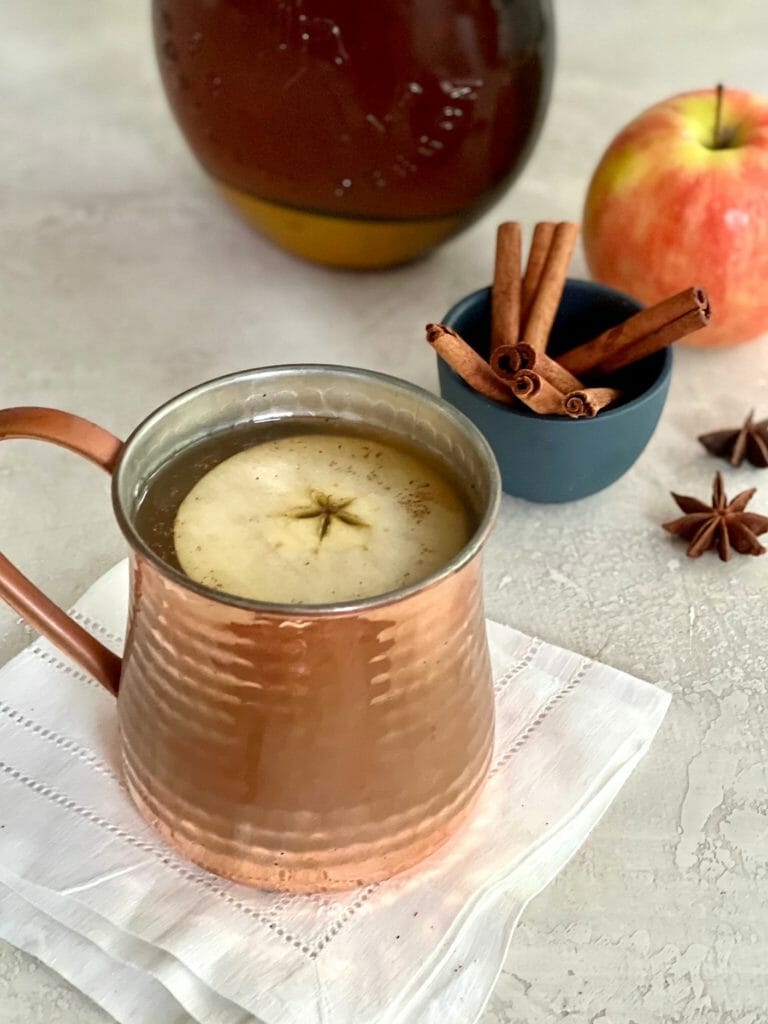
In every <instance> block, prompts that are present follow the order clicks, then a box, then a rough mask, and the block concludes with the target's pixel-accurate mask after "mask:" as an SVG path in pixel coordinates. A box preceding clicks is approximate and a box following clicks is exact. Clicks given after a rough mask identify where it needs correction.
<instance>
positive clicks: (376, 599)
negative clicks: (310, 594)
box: [112, 363, 501, 616]
mask: <svg viewBox="0 0 768 1024" xmlns="http://www.w3.org/2000/svg"><path fill="white" fill-rule="evenodd" d="M317 373H324V374H328V375H331V376H334V377H336V378H341V379H347V380H350V381H355V380H360V379H363V380H375V381H380V382H382V383H384V384H387V385H390V386H392V385H394V386H395V387H396V388H397V389H399V390H401V391H406V392H410V393H411V394H412V395H414V396H416V397H418V398H420V399H422V400H423V401H426V402H427V403H428V404H430V405H432V406H433V407H434V408H436V409H438V410H439V411H440V412H441V413H442V414H443V415H444V416H446V417H447V418H448V420H450V421H453V423H454V424H455V426H456V427H458V428H459V429H460V430H461V431H462V432H463V433H464V434H465V436H466V437H467V438H468V439H469V441H470V442H471V443H472V445H473V447H474V449H475V451H476V453H477V455H478V457H479V459H480V463H481V465H482V467H483V469H484V470H485V472H486V475H487V480H488V490H489V494H488V500H487V502H486V507H485V509H484V511H483V514H482V516H481V517H480V520H479V522H478V524H477V526H476V527H475V530H474V531H473V533H472V536H471V537H470V539H469V540H468V541H467V543H466V544H465V545H464V546H463V547H462V548H461V549H460V550H459V551H458V552H457V554H456V555H454V557H453V558H452V559H450V561H448V562H446V564H445V565H443V566H441V567H440V568H439V569H437V570H436V571H435V572H433V573H431V574H430V575H429V576H425V577H424V579H422V580H419V581H418V582H417V583H412V584H410V585H409V586H407V587H400V588H397V589H395V590H388V591H385V592H384V593H382V594H374V595H372V596H370V597H365V598H358V599H357V600H354V601H334V602H324V603H322V604H305V603H297V604H285V603H280V602H271V601H259V600H256V599H254V598H247V597H238V596H237V595H235V594H228V593H226V592H224V591H221V590H215V589H214V588H212V587H207V586H205V584H202V583H198V582H196V581H195V580H193V579H191V578H190V577H189V576H187V575H186V574H185V573H184V572H182V571H181V570H179V569H176V568H174V566H172V565H169V564H168V563H167V562H165V561H164V560H163V559H162V558H160V556H159V555H157V554H156V553H155V552H154V551H153V550H152V548H151V547H150V546H149V545H148V544H147V543H146V541H145V540H144V539H143V538H142V537H141V535H140V534H139V532H138V531H137V530H136V527H135V525H134V522H133V519H132V517H131V516H130V515H129V514H128V513H127V511H126V510H125V509H124V507H123V503H122V501H121V500H120V484H121V480H122V476H123V474H124V472H125V467H126V466H127V465H128V464H129V463H130V459H131V454H132V451H133V449H134V448H135V446H136V445H137V444H138V443H139V441H140V440H141V439H142V438H143V437H144V435H145V434H146V433H148V432H149V431H151V430H152V428H153V427H154V426H155V425H156V424H158V423H159V422H160V421H161V420H162V419H163V418H164V417H165V416H166V415H167V414H168V413H170V412H172V411H173V410H174V409H176V408H178V407H179V406H180V405H183V404H184V403H186V402H188V401H191V400H194V399H195V398H196V397H197V396H198V395H202V394H205V393H206V392H208V391H209V390H211V389H215V388H218V387H222V386H226V385H227V384H228V383H229V382H231V381H242V380H251V381H257V380H259V379H262V378H264V377H267V376H268V377H269V378H270V379H274V378H275V377H277V378H289V379H290V378H295V377H301V376H304V375H309V374H317ZM500 503H501V474H500V471H499V467H498V463H497V462H496V456H495V455H494V454H493V450H492V448H491V446H490V444H489V443H488V441H487V440H486V438H485V437H484V435H483V433H482V431H480V429H479V428H478V427H477V426H475V424H474V423H473V422H472V420H471V419H470V418H469V417H468V416H467V415H465V414H464V413H463V412H462V411H461V410H460V409H457V408H456V407H455V406H453V405H452V404H451V403H450V402H448V401H446V400H445V399H444V398H442V397H441V396H440V395H436V394H434V393H433V392H431V391H427V390H426V388H422V387H420V386H419V385H418V384H413V383H411V381H407V380H404V379H403V378H401V377H395V376H393V375H392V374H387V373H380V372H378V371H377V370H366V369H364V368H362V367H355V366H342V365H339V364H334V363H284V364H274V365H271V366H261V367H255V368H253V369H249V370H237V371H234V372H232V373H227V374H223V375H222V376H219V377H213V378H211V379H210V380H206V381H203V382H202V383H200V384H196V385H194V386H193V387H191V388H187V389H186V390H185V391H182V392H180V393H179V394H177V395H174V396H172V397H171V398H169V399H168V400H167V401H166V402H163V403H162V405H159V406H157V408H156V409H154V410H153V411H152V412H150V413H149V414H148V415H147V416H145V417H144V419H143V420H141V422H140V423H139V424H138V425H137V426H136V427H134V429H133V430H132V431H131V433H130V434H129V435H128V437H127V439H126V441H125V443H124V444H123V447H122V449H121V451H120V456H119V458H118V461H117V464H116V466H115V469H114V472H113V474H112V509H113V511H114V514H115V518H116V519H117V524H118V526H119V527H120V530H121V532H122V534H123V536H124V537H125V539H126V540H127V542H128V544H129V546H130V547H131V550H132V551H134V552H136V553H137V554H140V555H141V556H142V557H143V558H145V559H146V560H147V561H149V562H150V563H151V564H152V565H153V566H154V567H155V568H156V569H157V570H159V572H160V573H162V575H163V576H165V577H166V578H167V579H169V580H171V581H172V582H173V583H176V584H178V585H179V586H181V587H183V588H184V589H185V590H190V591H192V592H193V593H195V594H198V595H199V596H200V597H204V598H208V599H209V600H212V601H217V602H219V603H220V604H224V605H228V606H230V607H237V608H242V609H244V610H246V611H254V612H259V613H261V614H277V615H297V614H299V615H304V616H317V615H320V616H331V615H340V614H355V613H359V612H364V611H368V610H372V609H375V608H379V607H384V606H386V605H389V604H392V603H394V602H395V601H398V602H399V601H402V600H405V599H407V598H409V597H412V596H414V595H416V594H419V593H421V592H422V591H424V590H427V589H428V588H431V587H433V586H435V585H436V584H438V583H440V582H441V581H442V580H444V579H446V578H448V577H449V576H453V575H455V574H456V573H457V572H459V571H460V570H461V569H463V568H464V567H465V566H466V565H467V564H468V563H469V562H471V561H472V560H473V559H474V558H475V557H476V555H477V554H479V552H480V551H481V550H482V548H483V547H484V545H485V542H486V541H487V539H488V536H489V535H490V532H491V530H492V529H493V525H494V523H495V521H496V517H497V515H498V511H499V506H500Z"/></svg>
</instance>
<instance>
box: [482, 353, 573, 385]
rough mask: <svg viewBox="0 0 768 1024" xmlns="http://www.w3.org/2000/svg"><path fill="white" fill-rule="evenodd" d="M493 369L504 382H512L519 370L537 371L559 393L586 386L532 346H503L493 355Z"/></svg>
mask: <svg viewBox="0 0 768 1024" xmlns="http://www.w3.org/2000/svg"><path fill="white" fill-rule="evenodd" d="M491 369H492V370H493V372H494V373H495V374H496V376H497V377H501V379H502V380H511V379H512V377H514V375H515V374H516V373H517V372H518V371H519V370H535V371H536V372H537V373H538V374H541V376H542V377H546V379H547V380H548V381H549V383H550V384H554V386H555V387H556V388H557V389H558V390H559V391H573V390H574V389H575V388H581V387H583V386H584V385H583V384H582V383H581V381H580V380H579V379H578V377H574V376H573V374H572V373H569V372H568V371H567V370H565V369H563V367H562V366H560V364H559V363H556V362H555V360H554V359H550V358H549V356H548V355H547V354H546V353H545V352H537V351H536V349H535V348H532V347H531V346H530V345H524V344H522V343H521V344H520V345H502V346H501V347H500V348H497V349H496V351H495V352H493V353H492V354H491Z"/></svg>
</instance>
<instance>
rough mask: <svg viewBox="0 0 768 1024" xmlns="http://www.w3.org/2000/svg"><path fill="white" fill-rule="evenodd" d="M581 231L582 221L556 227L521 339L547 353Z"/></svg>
mask: <svg viewBox="0 0 768 1024" xmlns="http://www.w3.org/2000/svg"><path fill="white" fill-rule="evenodd" d="M578 234H579V226H578V224H570V223H562V224H558V225H557V226H556V227H555V230H554V233H553V235H552V244H551V245H550V247H549V252H548V253H547V259H546V261H545V263H544V268H543V270H542V272H541V277H540V279H539V286H538V288H537V289H536V295H535V296H534V299H533V302H532V303H531V309H530V313H529V315H528V319H527V321H526V324H525V331H524V332H523V337H522V339H521V340H522V341H523V342H524V343H525V344H526V345H531V346H532V347H533V348H535V349H536V350H537V351H539V352H544V351H545V349H546V347H547V341H548V340H549V333H550V331H551V330H552V323H553V322H554V319H555V314H556V313H557V308H558V306H559V305H560V298H561V296H562V294H563V288H564V286H565V278H566V275H567V273H568V265H569V264H570V262H571V256H572V254H573V248H574V246H575V245H576V239H577V238H578Z"/></svg>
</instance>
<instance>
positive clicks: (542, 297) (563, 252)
mask: <svg viewBox="0 0 768 1024" xmlns="http://www.w3.org/2000/svg"><path fill="white" fill-rule="evenodd" d="M578 233H579V228H578V225H577V224H571V223H567V222H563V223H558V224H556V223H553V222H550V221H545V222H542V223H539V224H537V225H536V228H535V230H534V232H533V238H532V241H531V247H530V251H529V253H528V261H527V263H526V265H525V269H524V270H523V259H522V232H521V230H520V225H519V224H518V223H517V222H515V221H509V222H507V223H504V224H501V225H500V226H499V229H498V233H497V238H496V262H495V270H494V278H493V289H492V311H491V345H490V356H489V359H488V360H485V359H483V357H482V356H481V355H480V354H479V353H478V352H476V351H475V349H474V348H472V346H471V345H469V344H467V342H465V341H464V339H463V338H461V337H460V336H459V335H458V334H457V333H456V331H454V330H453V329H452V328H450V327H448V326H447V325H446V324H428V325H427V341H428V342H429V343H430V345H432V347H433V348H434V349H435V351H436V352H437V353H438V355H439V356H440V357H441V358H442V359H443V360H445V362H446V363H448V365H449V366H451V367H452V368H453V370H455V372H456V373H457V374H458V375H459V376H460V377H461V378H462V379H463V380H464V381H466V383H467V384H469V386H470V387H472V388H473V389H474V390H475V391H477V392H479V394H481V395H485V397H486V398H491V399H493V400H495V401H497V402H500V403H502V404H504V405H513V404H515V403H516V402H518V401H519V402H522V403H523V404H525V405H526V406H527V407H528V408H529V409H531V410H532V411H533V412H536V413H540V414H543V415H562V416H570V417H571V418H572V419H582V418H584V417H590V418H591V417H593V416H596V415H597V414H598V413H599V412H600V410H601V409H605V408H607V407H608V406H610V405H613V404H615V403H616V402H618V401H619V400H620V399H621V397H622V392H621V391H620V390H618V389H617V388H615V387H612V386H611V382H610V380H605V379H603V378H605V377H608V376H609V375H610V374H613V373H615V372H616V371H617V370H623V369H625V368H626V367H628V366H631V365H632V364H633V363H636V362H638V361H639V360H641V359H645V358H646V356H649V355H651V354H652V353H654V352H658V351H659V350H660V349H662V348H665V347H666V346H667V345H671V344H672V343H673V342H675V341H679V340H680V339H681V338H684V337H685V336H686V335H688V334H691V333H692V332H693V331H698V330H700V329H701V328H702V327H706V326H707V324H708V323H709V322H710V320H711V317H712V315H711V310H710V304H709V297H708V295H707V293H706V291H705V290H704V289H703V288H701V287H700V286H693V287H691V288H686V289H685V290H684V291H682V292H679V293H678V294H677V295H673V296H671V298H668V299H665V300H664V301H663V302H659V303H658V304H657V305H655V306H651V307H650V308H648V309H644V310H642V311H641V312H640V313H636V314H635V315H634V316H631V317H630V318H629V319H628V320H625V321H624V322H623V323H621V324H619V325H618V326H616V327H612V328H610V330H607V331H604V332H603V333H602V334H599V335H598V336H597V337H596V338H593V339H592V340H591V341H588V342H586V344H583V345H579V346H578V347H576V348H573V349H571V350H570V351H567V352H565V353H563V354H562V355H560V356H557V357H555V358H551V357H550V356H548V355H547V344H548V341H549V336H550V333H551V331H552V325H553V323H554V320H555V315H556V313H557V310H558V306H559V305H560V300H561V297H562V294H563V288H564V287H565V280H566V276H567V274H568V267H569V264H570V261H571V256H572V254H573V249H574V247H575V245H576V241H577V238H578ZM584 381H588V386H585V384H584Z"/></svg>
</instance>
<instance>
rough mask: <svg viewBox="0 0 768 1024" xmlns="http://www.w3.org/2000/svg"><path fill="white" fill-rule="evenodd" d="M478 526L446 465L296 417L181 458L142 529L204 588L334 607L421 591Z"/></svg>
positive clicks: (387, 437) (385, 437) (233, 433)
mask: <svg viewBox="0 0 768 1024" xmlns="http://www.w3.org/2000/svg"><path fill="white" fill-rule="evenodd" d="M476 519H477V517H476V515H475V514H474V512H473V511H472V507H471V504H470V502H469V501H468V500H467V496H466V493H465V490H464V489H463V488H462V486H461V484H460V483H459V481H458V479H457V478H456V476H455V474H454V473H453V472H452V470H451V469H450V468H449V467H448V466H447V465H446V464H444V463H443V462H442V461H440V460H439V459H438V458H437V457H436V456H435V457H433V456H431V455H430V454H426V453H425V452H424V451H423V450H422V449H421V448H418V447H417V446H415V445H412V444H410V443H408V442H407V441H405V440H404V439H403V438H400V437H395V436H393V435H392V434H390V433H388V432H385V431H381V430H377V429H372V428H370V427H368V426H361V425H358V424H353V423H351V422H349V421H340V420H335V419H321V418H317V417H312V418H304V417H296V418H291V419H289V420H280V421H275V422H272V423H267V424H264V423H262V424H255V425H252V424H249V425H246V426H242V427H238V428H235V429H233V430H230V431H227V432H224V433H221V434H219V435H217V436H214V437H212V438H208V439H206V440H204V441H202V442H199V443H197V444H194V445H192V446H191V447H189V448H188V449H186V450H184V451H182V452H181V453H179V454H178V455H176V456H175V457H174V458H172V459H171V460H170V461H169V462H168V463H166V465H165V466H163V467H162V469H161V470H160V471H159V472H158V473H157V474H156V475H155V476H154V478H153V479H152V480H151V481H150V483H149V485H148V487H147V490H146V493H145V495H144V497H143V500H142V501H141V503H140V505H139V508H138V511H137V514H136V526H137V530H138V532H139V534H140V535H141V537H142V538H143V539H144V541H145V542H146V543H147V544H148V545H149V547H150V548H151V549H152V550H153V551H154V552H155V553H156V554H157V555H158V556H159V557H160V558H161V559H163V561H165V562H166V563H167V564H169V565H171V566H173V567H174V568H176V569H180V570H181V571H182V572H184V573H185V574H186V575H187V576H188V577H189V578H190V579H192V580H194V581H195V582H198V583H202V584H204V585H205V586H208V587H211V588H213V589H216V590H219V591H221V592H224V593H228V594H233V595H235V596H239V597H245V598H250V599H253V600H261V601H269V602H276V603H280V604H298V603H301V604H325V603H338V602H344V601H351V600H358V599H362V598H366V597H371V596H374V595H376V594H382V593H386V592H389V591H392V590H396V589H399V588H401V587H406V586H409V585H412V584H416V583H418V582H420V581H421V580H423V579H424V578H426V577H427V576H429V575H431V574H432V573H433V572H435V571H438V570H439V569H440V568H442V567H443V566H444V565H446V564H447V563H448V562H449V561H451V559H452V558H454V557H455V556H456V555H457V554H458V553H459V551H460V550H461V549H462V548H463V547H464V546H465V545H466V543H467V542H468V541H469V539H470V538H471V536H472V534H473V532H474V530H475V528H476V525H477V522H476Z"/></svg>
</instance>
